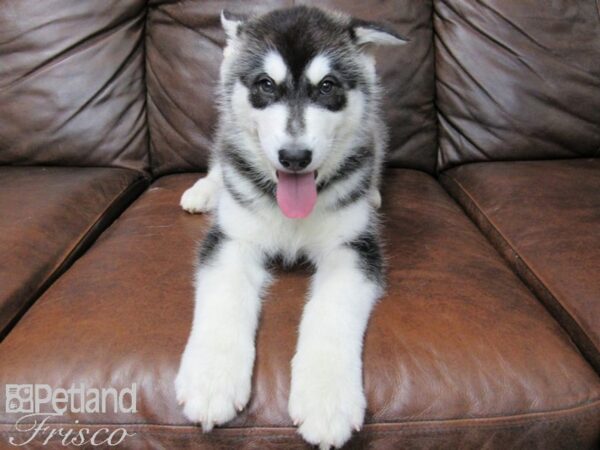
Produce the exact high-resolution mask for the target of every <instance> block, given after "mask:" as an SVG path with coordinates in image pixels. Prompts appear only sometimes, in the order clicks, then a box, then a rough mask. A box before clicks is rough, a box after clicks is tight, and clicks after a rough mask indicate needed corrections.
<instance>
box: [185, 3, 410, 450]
mask: <svg viewBox="0 0 600 450" xmlns="http://www.w3.org/2000/svg"><path fill="white" fill-rule="evenodd" d="M221 20H222V24H223V27H224V28H225V31H226V34H227V46H226V48H225V50H224V59H223V63H222V66H221V79H220V92H219V100H220V101H219V107H220V118H219V127H218V131H217V135H216V142H215V147H214V151H213V153H212V161H211V167H210V171H209V174H208V176H206V177H205V178H203V179H201V180H199V181H198V182H197V183H196V184H195V185H194V186H193V187H191V188H190V189H188V190H187V191H186V192H185V193H184V195H183V197H182V199H181V205H182V207H183V209H185V210H186V211H189V212H206V211H210V210H214V213H215V215H214V223H213V226H212V229H211V230H210V232H209V233H208V235H207V237H206V238H205V240H204V243H203V245H202V247H201V251H200V263H199V266H198V269H197V273H196V307H195V313H194V322H193V327H192V331H191V335H190V337H189V341H188V343H187V347H186V349H185V352H184V353H183V357H182V361H181V367H180V369H179V373H178V375H177V379H176V382H175V385H176V391H177V399H178V401H179V402H180V403H181V404H184V413H185V415H186V417H188V418H189V419H190V420H192V421H195V422H201V423H202V426H203V428H204V430H206V431H208V430H210V429H212V427H213V426H214V425H220V424H223V423H225V422H227V421H228V420H230V419H232V418H233V417H234V416H235V415H236V412H237V411H240V410H242V409H243V408H244V407H245V405H246V403H247V402H248V399H249V397H250V386H251V378H252V367H253V364H254V356H255V347H254V338H255V333H256V328H257V325H258V319H259V313H260V307H261V300H260V298H261V293H262V292H263V290H264V289H265V287H266V286H267V285H268V284H269V281H270V275H269V273H268V270H267V266H268V262H269V260H271V259H272V258H274V257H280V258H282V259H283V260H284V261H285V262H287V263H293V262H294V261H295V260H297V259H298V258H299V257H300V256H303V257H306V258H307V259H308V260H309V261H311V262H312V263H313V264H314V266H315V267H316V273H315V275H314V277H313V280H312V287H311V289H310V294H309V299H308V302H307V304H306V306H305V308H304V313H303V316H302V321H301V324H300V334H299V339H298V345H297V350H296V354H295V356H294V358H293V361H292V383H291V390H290V398H289V413H290V415H291V417H292V419H293V421H294V423H295V424H297V425H298V426H299V431H300V433H301V434H302V436H303V437H304V438H305V439H306V440H307V441H308V442H310V443H312V444H318V445H320V446H321V447H322V448H329V447H330V446H336V447H339V446H341V445H342V444H344V442H346V441H347V440H348V439H349V438H350V436H351V434H352V430H359V429H360V427H361V426H362V423H363V418H364V411H365V406H366V401H365V395H364V392H363V387H362V359H361V352H362V341H363V335H364V331H365V328H366V325H367V321H368V318H369V314H370V311H371V309H372V307H373V304H374V303H375V301H376V300H377V298H378V297H379V296H380V295H381V294H382V290H383V274H382V257H381V253H380V249H379V243H378V241H379V238H378V235H377V217H376V212H375V211H376V209H377V208H378V207H379V205H380V202H381V197H380V195H379V190H378V184H379V178H380V172H381V166H382V161H383V157H384V148H385V143H386V129H385V126H384V124H383V122H382V118H381V114H380V111H379V100H380V99H379V97H380V95H379V87H378V83H377V78H376V74H375V61H374V58H373V52H372V46H373V45H377V44H384V45H399V44H403V43H404V42H405V40H404V39H402V38H401V37H400V36H398V35H396V34H395V33H394V32H392V31H390V30H388V29H386V28H385V27H383V26H381V25H377V24H373V23H369V22H364V21H361V20H357V19H353V18H351V17H349V16H347V15H344V14H340V13H333V12H328V11H324V10H321V9H317V8H309V7H296V8H291V9H283V10H276V11H272V12H270V13H268V14H265V15H262V16H259V17H255V18H250V19H242V18H239V17H233V16H231V15H229V14H227V13H224V14H222V17H221Z"/></svg>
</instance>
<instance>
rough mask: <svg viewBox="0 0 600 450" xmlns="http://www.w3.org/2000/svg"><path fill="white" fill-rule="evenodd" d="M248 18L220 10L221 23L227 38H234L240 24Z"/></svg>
mask: <svg viewBox="0 0 600 450" xmlns="http://www.w3.org/2000/svg"><path fill="white" fill-rule="evenodd" d="M247 19H248V17H247V16H243V15H240V14H233V13H230V12H229V11H226V10H222V11H221V25H222V26H223V29H224V30H225V34H226V35H227V39H229V40H234V39H235V38H236V37H237V35H238V32H239V28H240V25H242V24H243V23H244V22H245V21H246V20H247Z"/></svg>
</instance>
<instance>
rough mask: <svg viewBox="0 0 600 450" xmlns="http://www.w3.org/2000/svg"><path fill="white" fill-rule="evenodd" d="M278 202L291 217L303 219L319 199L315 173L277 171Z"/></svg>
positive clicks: (284, 212)
mask: <svg viewBox="0 0 600 450" xmlns="http://www.w3.org/2000/svg"><path fill="white" fill-rule="evenodd" d="M277 173H278V174H279V179H278V181H277V204H278V205H279V207H280V208H281V210H282V211H283V214H285V215H286V216H287V217H289V218H290V219H302V218H304V217H306V216H308V215H309V214H310V213H311V211H312V210H313V208H314V206H315V203H316V201H317V185H316V183H315V173H314V172H309V173H303V174H296V173H286V172H277Z"/></svg>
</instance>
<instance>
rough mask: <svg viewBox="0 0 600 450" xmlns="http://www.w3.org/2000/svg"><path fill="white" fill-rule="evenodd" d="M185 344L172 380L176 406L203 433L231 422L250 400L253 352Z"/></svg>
mask: <svg viewBox="0 0 600 450" xmlns="http://www.w3.org/2000/svg"><path fill="white" fill-rule="evenodd" d="M213 348H214V350H211V349H207V346H201V345H200V346H194V345H193V343H191V342H190V343H188V347H187V348H186V350H185V352H184V354H183V357H182V360H181V366H180V368H179V373H178V374H177V378H176V379H175V392H176V394H177V402H178V403H179V404H180V405H184V407H183V413H184V415H185V417H186V418H187V419H189V420H190V421H191V422H195V423H201V424H202V429H203V430H204V431H205V432H208V431H210V430H212V428H213V426H215V425H222V424H223V423H225V422H228V421H229V420H231V419H233V418H234V417H235V415H236V414H237V412H238V411H241V410H242V409H244V407H245V406H246V404H247V403H248V399H249V398H250V384H251V378H252V364H253V361H254V349H253V348H247V349H242V348H241V347H240V348H235V349H234V348H229V349H227V348H224V346H221V347H220V348H219V346H214V347H213Z"/></svg>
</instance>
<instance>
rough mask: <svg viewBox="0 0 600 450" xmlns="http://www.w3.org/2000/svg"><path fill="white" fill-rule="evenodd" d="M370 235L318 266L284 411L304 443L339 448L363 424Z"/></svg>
mask: <svg viewBox="0 0 600 450" xmlns="http://www.w3.org/2000/svg"><path fill="white" fill-rule="evenodd" d="M381 271H382V268H381V256H380V253H379V246H378V244H377V241H376V239H375V238H374V236H372V235H370V234H365V235H364V236H362V237H361V239H360V240H357V241H355V242H352V243H349V244H346V245H344V246H341V247H339V248H338V249H336V250H335V251H333V252H330V253H328V254H327V255H324V256H323V257H322V258H321V259H320V261H319V262H318V267H317V273H316V274H315V277H314V279H313V283H312V296H311V298H310V300H309V301H308V303H307V304H306V306H305V308H304V313H303V316H302V322H301V325H300V336H299V339H298V347H297V350H296V355H295V356H294V358H293V361H292V385H291V391H290V399H289V405H288V407H289V413H290V416H291V417H292V419H293V420H294V423H295V424H297V425H299V432H300V434H302V436H303V437H304V439H306V440H307V441H308V442H310V443H311V444H314V445H320V446H321V448H329V447H330V446H335V447H340V446H341V445H343V444H344V442H346V441H347V440H348V439H349V438H350V435H351V434H352V430H359V429H360V427H361V426H362V423H363V418H364V410H365V406H366V400H365V396H364V393H363V387H362V356H361V353H362V341H363V334H364V331H365V328H366V325H367V321H368V318H369V314H370V312H371V308H372V306H373V304H374V303H375V301H376V300H377V298H378V297H379V295H380V294H381V291H382V287H381V281H380V280H381V278H382V274H381Z"/></svg>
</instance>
